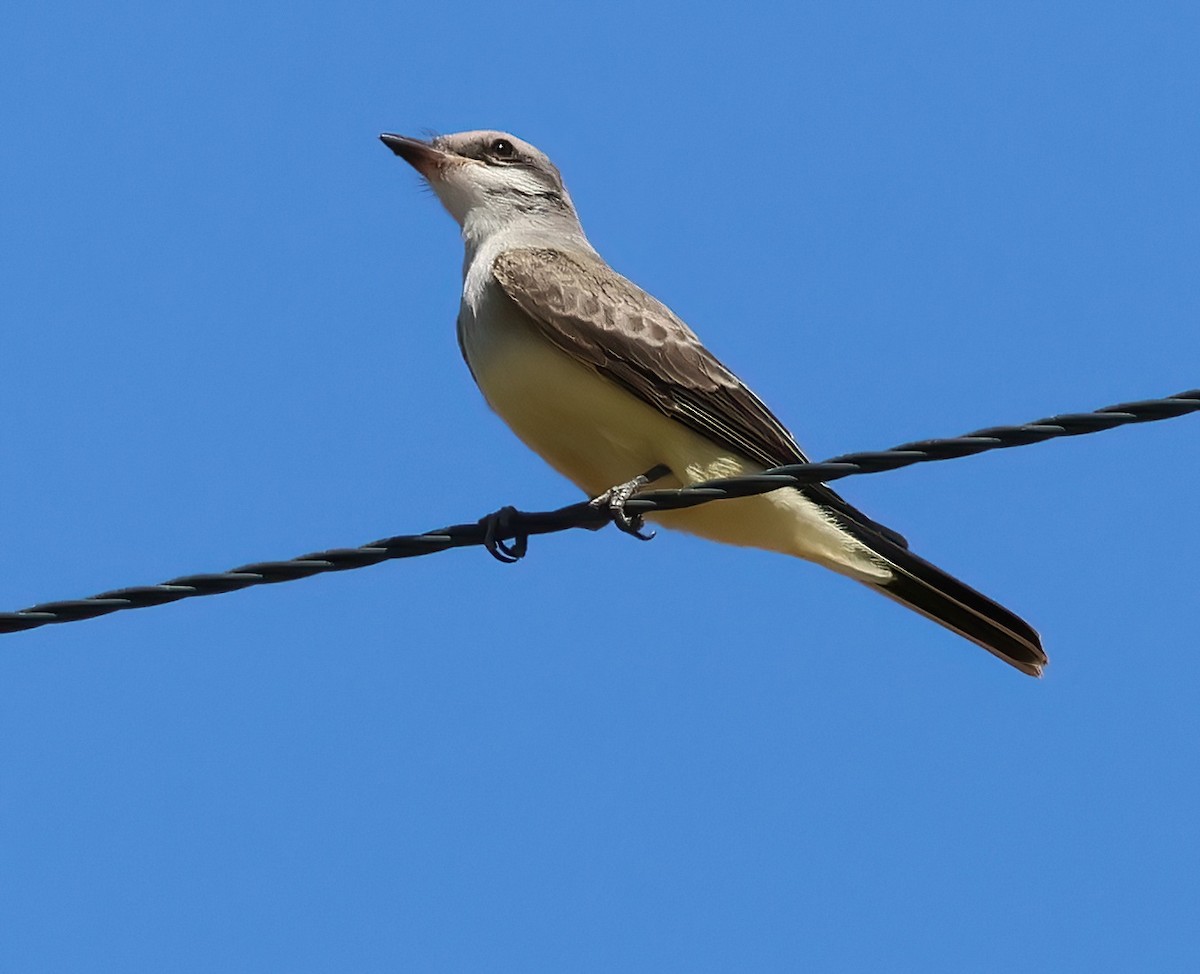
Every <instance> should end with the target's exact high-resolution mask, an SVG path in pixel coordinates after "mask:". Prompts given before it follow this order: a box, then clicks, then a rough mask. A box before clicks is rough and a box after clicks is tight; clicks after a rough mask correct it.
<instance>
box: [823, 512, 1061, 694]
mask: <svg viewBox="0 0 1200 974" xmlns="http://www.w3.org/2000/svg"><path fill="white" fill-rule="evenodd" d="M850 512H853V515H857V517H846V516H845V515H846V514H848V513H850ZM837 513H838V514H841V515H842V516H841V517H839V518H838V520H839V521H841V523H842V526H843V527H845V528H846V529H847V530H848V531H850V533H852V534H853V535H854V537H855V538H856V539H857V540H858V541H860V542H861V543H863V544H864V545H866V546H867V547H868V548H870V549H871V550H872V551H873V552H874V553H875V555H876V556H877V557H878V558H880V559H881V560H882V561H884V562H886V564H887V566H888V568H889V569H890V570H891V575H892V577H891V578H890V579H889V580H887V581H884V582H867V583H866V584H868V585H870V586H871V588H874V589H877V590H878V591H880V592H882V593H883V594H884V595H886V596H888V597H889V598H892V599H895V600H896V601H897V602H899V603H900V604H901V605H905V606H908V608H910V609H913V610H914V611H916V612H919V613H921V615H923V616H926V617H927V618H929V619H932V620H933V621H934V622H936V623H938V624H939V625H942V626H945V627H946V628H947V629H949V630H951V631H952V632H956V633H958V634H959V635H960V636H965V637H966V638H967V639H969V640H971V642H973V643H975V644H976V645H979V646H982V647H983V648H984V649H986V650H987V651H988V652H989V653H992V654H994V655H995V656H999V657H1000V659H1002V660H1004V662H1006V663H1009V664H1011V665H1012V666H1015V667H1016V668H1017V669H1018V670H1020V671H1021V672H1022V673H1028V674H1029V675H1030V676H1041V675H1042V668H1043V667H1044V666H1045V665H1046V664H1047V662H1049V660H1048V659H1047V658H1046V653H1045V651H1044V650H1043V649H1042V640H1041V637H1040V636H1038V634H1037V631H1036V630H1035V629H1034V628H1033V627H1032V626H1031V625H1030V624H1029V623H1028V622H1026V621H1025V620H1024V619H1022V618H1021V617H1020V616H1018V615H1016V614H1015V613H1013V612H1010V611H1009V610H1008V609H1006V608H1004V606H1002V605H1000V604H999V603H997V602H993V601H992V600H991V599H989V598H988V597H987V596H986V595H984V594H983V593H981V592H977V591H976V590H975V589H973V588H971V587H970V586H969V585H967V584H965V583H964V582H960V581H959V580H958V579H957V578H955V577H954V576H953V575H948V574H947V573H946V572H944V571H942V570H941V569H940V568H938V567H937V566H936V565H931V564H930V563H929V562H927V561H926V560H925V559H924V558H920V557H918V556H917V555H914V554H913V553H912V552H911V551H909V550H908V548H907V547H904V545H903V544H901V543H897V542H898V541H899V542H903V538H900V536H899V535H895V539H896V540H893V537H892V536H891V535H894V532H889V536H885V535H883V534H881V533H880V532H879V530H878V528H880V527H881V526H880V525H876V524H875V523H874V522H871V521H870V520H868V519H866V518H864V517H862V515H861V514H860V512H858V511H854V509H853V508H850V507H849V505H845V509H843V510H841V511H838V512H837ZM864 522H865V523H864ZM860 580H861V579H860Z"/></svg>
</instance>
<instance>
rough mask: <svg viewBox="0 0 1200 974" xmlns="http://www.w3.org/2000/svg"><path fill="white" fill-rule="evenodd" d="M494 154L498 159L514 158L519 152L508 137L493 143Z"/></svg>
mask: <svg viewBox="0 0 1200 974" xmlns="http://www.w3.org/2000/svg"><path fill="white" fill-rule="evenodd" d="M491 150H492V155H494V156H495V157H496V158H498V159H512V158H513V157H514V156H516V154H517V150H516V147H515V146H514V145H513V144H512V143H511V142H509V141H508V139H496V141H495V142H493V143H492V145H491Z"/></svg>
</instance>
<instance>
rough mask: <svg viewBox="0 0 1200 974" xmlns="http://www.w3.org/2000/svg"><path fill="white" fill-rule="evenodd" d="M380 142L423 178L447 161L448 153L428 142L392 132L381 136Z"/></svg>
mask: <svg viewBox="0 0 1200 974" xmlns="http://www.w3.org/2000/svg"><path fill="white" fill-rule="evenodd" d="M379 141H380V142H382V143H383V144H384V145H386V146H387V147H388V148H389V149H391V150H392V151H393V152H394V153H396V155H398V156H399V157H400V158H401V159H403V160H404V161H405V162H407V163H408V164H409V165H410V166H412V167H413V168H414V169H415V170H416V171H417V172H419V173H420V174H421V175H422V176H428V175H429V173H430V171H431V170H432V169H434V168H436V167H437V166H439V165H440V164H441V163H443V162H444V161H445V159H446V153H444V152H442V150H441V149H435V148H434V147H433V146H431V145H430V144H429V143H428V142H422V141H421V140H420V139H410V138H409V137H408V136H407V135H392V134H391V133H390V132H384V133H383V135H381V136H379Z"/></svg>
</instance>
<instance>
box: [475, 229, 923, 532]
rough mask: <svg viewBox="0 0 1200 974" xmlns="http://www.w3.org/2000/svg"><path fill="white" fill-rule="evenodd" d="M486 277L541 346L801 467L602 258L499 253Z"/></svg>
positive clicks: (737, 442)
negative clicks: (535, 331)
mask: <svg viewBox="0 0 1200 974" xmlns="http://www.w3.org/2000/svg"><path fill="white" fill-rule="evenodd" d="M492 273H493V275H494V276H495V278H496V280H497V282H498V283H499V284H500V286H501V288H502V289H503V290H504V293H505V294H506V295H507V296H508V297H509V298H510V299H511V300H512V301H513V302H514V303H515V304H516V305H517V306H518V307H519V308H520V309H521V310H522V311H524V312H525V314H526V316H528V317H529V318H530V319H531V320H532V321H533V322H534V324H535V325H536V326H537V327H538V328H539V329H540V330H541V331H542V334H543V335H544V336H545V337H546V338H547V340H549V341H550V342H551V343H552V344H554V345H555V346H556V347H558V348H559V349H561V350H562V351H563V352H565V353H567V354H568V355H570V356H572V357H573V358H575V359H577V360H579V361H580V362H582V363H584V364H586V365H588V366H590V367H592V368H594V369H595V370H596V371H597V372H599V373H601V374H602V375H604V376H606V377H607V378H608V379H610V380H611V381H613V382H616V383H617V384H619V385H621V386H623V387H624V388H626V389H628V390H629V391H630V392H631V393H633V394H634V395H636V396H637V397H639V398H640V399H642V400H643V401H645V402H646V403H648V404H649V405H651V406H653V407H654V408H655V409H658V410H660V411H661V412H662V413H664V414H665V415H667V416H669V417H671V418H673V419H676V420H678V421H679V422H681V423H683V424H684V425H686V426H688V427H690V428H691V429H693V430H696V431H697V432H698V433H700V434H702V435H703V436H706V437H708V438H709V439H711V440H713V441H715V442H717V443H720V444H722V445H723V446H726V447H728V448H729V449H731V450H733V451H734V452H735V453H738V454H740V455H741V456H744V457H746V458H748V459H750V460H754V461H757V462H758V463H761V464H762V465H763V466H764V467H777V466H781V465H783V464H787V463H804V462H806V460H807V459H808V458H807V457H805V455H804V452H803V451H802V450H801V449H800V447H799V445H798V444H797V443H796V440H795V438H794V437H793V436H792V434H791V433H790V432H788V430H787V427H785V426H784V425H783V424H782V423H781V422H780V421H779V420H778V419H777V418H776V417H775V415H774V414H773V413H772V412H771V410H770V409H768V408H767V407H766V405H765V404H764V403H763V402H762V400H761V399H759V398H758V397H757V396H756V395H755V394H754V393H753V392H751V391H750V390H749V389H748V388H747V387H746V386H745V384H743V383H742V381H741V380H740V379H738V377H737V376H736V375H734V374H733V373H732V372H731V371H730V370H729V369H727V368H726V367H725V366H724V365H722V364H721V362H720V361H719V360H718V359H717V358H716V356H714V355H713V354H712V353H711V352H709V351H708V349H706V348H705V347H704V345H702V344H701V342H700V339H699V338H697V337H696V334H695V332H693V331H692V330H691V329H690V328H689V327H688V326H687V325H686V324H685V323H684V322H683V321H681V320H680V319H679V318H678V317H677V316H676V315H675V314H674V313H673V312H672V311H671V310H670V309H669V308H668V307H666V305H664V304H662V303H661V302H660V301H658V300H657V299H656V298H654V297H653V296H652V295H650V294H647V293H646V292H645V291H643V290H642V289H641V288H639V287H638V286H637V285H636V284H634V283H633V282H632V281H629V280H628V279H626V278H624V277H622V276H621V275H620V274H618V273H617V272H616V271H614V270H613V269H612V268H611V267H609V266H608V265H607V264H606V263H604V261H603V260H601V259H600V258H599V257H597V256H594V255H591V254H575V253H572V254H568V253H565V252H563V251H559V250H552V249H546V248H519V249H515V250H508V251H505V252H504V253H502V254H500V255H499V256H498V257H497V258H496V260H495V261H494V263H493V264H492ZM802 492H803V493H804V494H805V496H807V497H809V498H811V499H812V500H814V501H816V502H818V503H820V504H821V505H822V506H824V507H825V508H827V509H828V510H829V511H830V512H831V513H833V514H834V515H835V516H837V517H839V518H840V519H844V520H847V521H849V522H850V523H852V524H854V525H856V526H858V527H859V528H866V529H868V530H871V531H874V532H876V533H879V534H883V535H884V536H885V537H887V538H889V539H890V540H891V541H892V542H893V543H895V544H900V545H902V546H904V545H905V544H906V543H905V541H904V538H903V537H901V536H900V535H899V534H897V533H896V532H895V531H892V530H891V529H889V528H886V527H884V526H883V525H881V524H878V523H876V522H875V521H872V520H871V519H870V518H868V517H867V516H866V515H864V514H862V513H861V512H860V511H857V510H855V508H853V507H851V506H850V505H849V504H848V503H846V501H844V500H843V499H842V498H841V497H840V496H839V495H838V494H836V493H835V492H834V491H833V490H831V489H830V488H829V487H826V486H825V485H823V484H820V485H814V486H812V487H805V488H802Z"/></svg>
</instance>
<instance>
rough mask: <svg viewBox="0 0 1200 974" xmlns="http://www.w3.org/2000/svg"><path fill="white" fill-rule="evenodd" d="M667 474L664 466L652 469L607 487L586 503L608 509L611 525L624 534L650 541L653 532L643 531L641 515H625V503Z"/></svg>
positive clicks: (644, 524)
mask: <svg viewBox="0 0 1200 974" xmlns="http://www.w3.org/2000/svg"><path fill="white" fill-rule="evenodd" d="M668 472H669V470H668V468H666V467H664V466H661V465H660V466H657V467H654V468H653V469H651V470H648V471H647V472H646V473H643V474H639V475H638V476H636V477H634V478H633V480H627V481H626V482H625V483H623V484H617V485H616V486H615V487H609V488H608V490H606V491H605V492H604V493H603V494H601V495H600V496H599V497H593V498H592V499H591V500H590V501H588V503H589V504H591V505H592V507H606V508H608V513H609V516H610V517H611V518H612V520H613V524H615V525H616V526H617V527H618V528H620V529H621V530H622V531H624V532H625V533H626V534H631V535H633V536H634V537H635V538H637V539H638V540H639V541H650V540H651V539H652V538H653V537H654V532H653V531H643V529H644V528H645V527H646V522H645V520H643V518H642V515H640V514H634V515H633V516H632V517H631V516H630V515H629V514H626V513H625V502H626V501H627V500H629V498H630V497H632V496H633V495H634V494H635V493H636V492H637V491H639V490H641V489H642V488H643V487H645V486H646V485H647V484H649V483H651V482H652V481H654V480H658V479H659V478H660V477H662V476H665V475H666V474H667V473H668Z"/></svg>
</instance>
